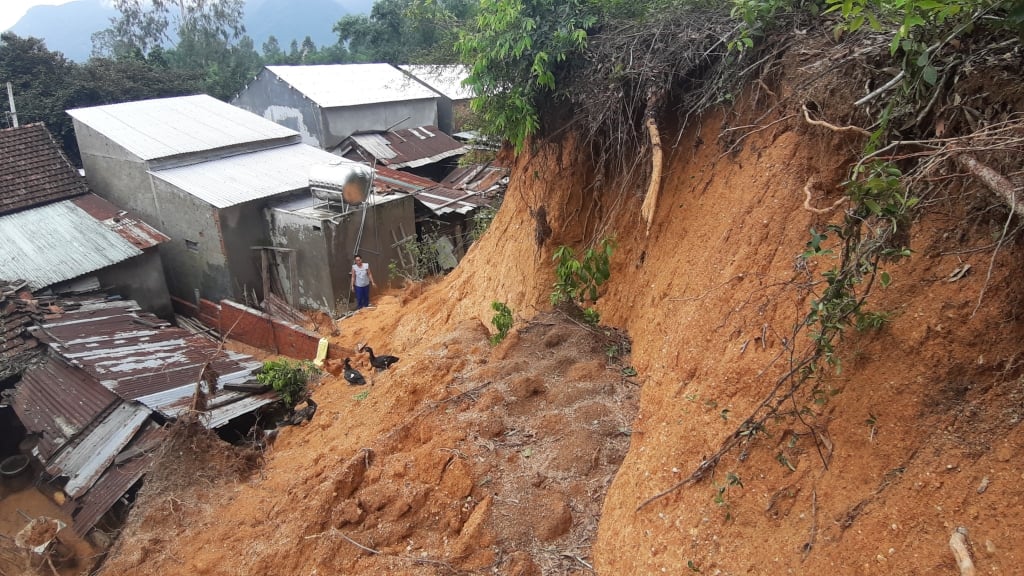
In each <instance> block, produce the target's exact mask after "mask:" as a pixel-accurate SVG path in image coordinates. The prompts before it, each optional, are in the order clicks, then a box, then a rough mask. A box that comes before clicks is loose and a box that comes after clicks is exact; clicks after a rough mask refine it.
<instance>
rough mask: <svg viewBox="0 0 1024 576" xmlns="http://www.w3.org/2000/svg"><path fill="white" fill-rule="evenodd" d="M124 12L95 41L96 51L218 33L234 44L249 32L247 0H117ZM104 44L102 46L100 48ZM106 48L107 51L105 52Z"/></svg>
mask: <svg viewBox="0 0 1024 576" xmlns="http://www.w3.org/2000/svg"><path fill="white" fill-rule="evenodd" d="M114 8H116V9H117V11H118V12H119V13H120V16H118V17H115V18H112V19H111V21H110V23H111V26H110V28H108V29H107V30H105V31H103V32H101V33H100V34H99V35H94V37H93V38H94V41H95V40H97V39H98V40H100V41H101V42H102V44H101V46H99V47H97V46H96V45H95V44H94V46H93V52H94V53H97V52H99V53H106V55H111V56H118V55H123V54H125V53H126V52H129V51H132V50H137V51H139V52H141V53H143V54H146V53H148V52H149V51H150V50H152V49H153V48H155V47H157V46H176V45H177V44H178V43H179V42H180V41H181V40H182V39H186V38H190V37H192V39H193V40H196V39H199V38H203V37H217V38H221V39H222V40H223V41H224V42H226V43H228V44H231V43H233V42H234V41H235V40H237V39H239V38H241V36H242V35H243V34H244V33H245V26H244V25H243V24H242V16H243V14H244V8H245V0H114ZM97 48H101V50H99V51H98V50H97ZM104 51H106V52H104Z"/></svg>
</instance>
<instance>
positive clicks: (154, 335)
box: [38, 300, 260, 416]
mask: <svg viewBox="0 0 1024 576" xmlns="http://www.w3.org/2000/svg"><path fill="white" fill-rule="evenodd" d="M38 337H39V339H40V340H42V341H43V342H44V343H46V344H48V345H49V346H50V347H51V348H53V350H54V351H55V352H57V353H59V354H61V356H63V357H64V358H67V359H69V360H71V361H73V362H75V363H77V364H78V365H80V366H81V367H82V369H83V370H84V371H85V372H86V373H87V374H88V375H89V376H91V377H93V378H95V379H96V380H97V381H98V382H99V383H100V384H102V385H103V386H105V387H106V388H108V389H110V390H111V391H113V392H114V393H115V394H117V395H118V396H120V397H121V398H124V399H127V400H139V401H142V402H144V403H145V404H146V405H148V406H149V407H150V408H152V409H154V410H157V411H159V412H160V413H162V414H164V415H167V416H173V415H176V414H177V413H179V412H180V410H181V407H180V406H179V405H178V403H179V402H180V400H181V398H182V394H183V391H184V390H185V389H188V390H189V391H193V390H194V388H195V383H196V381H197V380H198V379H199V373H200V371H201V370H202V367H203V365H204V364H205V363H206V362H207V361H210V366H211V367H212V368H213V370H214V371H216V372H217V374H222V375H224V379H225V381H231V380H232V379H239V380H244V379H247V378H248V374H251V372H252V371H253V370H255V369H256V368H258V367H259V366H260V363H259V362H257V361H256V360H255V359H253V358H252V357H251V356H247V355H244V354H239V353H236V352H231V351H225V350H220V349H218V347H217V345H216V343H214V342H211V341H210V340H208V339H207V338H205V337H203V336H201V335H197V334H191V333H189V332H188V331H186V330H183V329H181V328H177V327H174V326H169V325H167V323H166V322H163V321H162V320H160V319H159V318H157V317H156V316H153V315H152V314H145V313H140V312H138V305H137V304H136V303H135V302H133V301H130V300H128V301H120V302H105V303H101V304H89V305H83V306H82V307H81V308H80V309H79V310H76V311H72V312H66V313H64V314H63V315H62V317H61V318H60V319H57V320H51V321H48V322H45V323H43V324H42V331H41V333H39V334H38ZM211 359H212V361H211ZM243 374H244V375H243ZM243 396H244V395H238V393H236V392H230V391H225V390H223V388H221V389H219V391H218V392H217V394H216V395H214V397H213V398H211V399H210V404H211V405H212V406H214V407H216V406H219V405H221V404H223V403H227V402H229V401H235V400H238V399H240V398H241V397H243Z"/></svg>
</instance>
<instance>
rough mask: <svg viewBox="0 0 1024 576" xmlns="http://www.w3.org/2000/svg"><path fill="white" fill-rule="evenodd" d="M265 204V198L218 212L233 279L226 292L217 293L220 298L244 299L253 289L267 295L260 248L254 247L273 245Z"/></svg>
mask: <svg viewBox="0 0 1024 576" xmlns="http://www.w3.org/2000/svg"><path fill="white" fill-rule="evenodd" d="M266 203H267V201H266V199H259V200H253V201H251V202H246V203H244V204H238V205H236V206H229V207H227V208H223V209H221V210H220V211H218V212H217V214H216V218H217V220H218V226H219V229H220V235H221V238H222V239H223V250H224V255H225V262H226V264H227V269H228V274H229V278H230V286H229V287H228V288H229V289H228V292H227V294H226V295H223V296H218V299H219V298H225V297H229V298H234V299H235V300H236V301H239V302H243V301H244V292H246V291H247V292H248V293H249V294H252V292H253V291H254V290H255V291H256V294H257V295H259V296H260V297H263V296H264V293H263V281H262V279H261V277H260V259H259V251H257V250H253V246H267V245H269V244H270V234H269V233H268V231H267V225H266V221H265V220H264V216H263V209H264V206H265V205H266ZM204 295H205V294H204Z"/></svg>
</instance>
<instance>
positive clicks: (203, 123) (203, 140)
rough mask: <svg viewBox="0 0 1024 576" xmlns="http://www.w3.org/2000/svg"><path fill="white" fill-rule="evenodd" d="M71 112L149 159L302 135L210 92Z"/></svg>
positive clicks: (77, 118)
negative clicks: (214, 96)
mask: <svg viewBox="0 0 1024 576" xmlns="http://www.w3.org/2000/svg"><path fill="white" fill-rule="evenodd" d="M68 114H70V115H71V117H72V118H74V119H75V120H78V121H79V122H81V123H82V124H85V125H86V126H88V127H89V128H92V129H93V130H95V131H97V132H99V133H100V134H103V135H104V136H106V137H107V138H110V139H111V140H113V141H114V142H115V143H117V144H118V145H120V146H122V147H124V148H125V149H126V150H128V151H129V152H131V153H132V154H134V155H136V156H138V157H139V158H141V159H143V160H155V159H157V158H167V157H170V156H176V155H178V154H186V153H189V152H202V151H205V150H216V149H218V148H225V147H228V146H233V145H237V144H247V143H250V142H264V141H268V140H276V139H280V138H287V137H289V136H297V135H298V132H296V131H294V130H292V129H290V128H286V127H284V126H281V125H280V124H276V123H274V122H271V121H270V120H267V119H265V118H263V117H261V116H258V115H256V114H253V113H252V112H249V111H247V110H243V109H241V108H238V107H236V106H232V105H230V104H228V103H226V102H221V101H220V100H217V99H216V98H213V97H211V96H207V95H205V94H198V95H196V96H180V97H177V98H158V99H155V100H140V101H137V102H124V103H122V104H108V105H106V106H95V107H92V108H75V109H73V110H68Z"/></svg>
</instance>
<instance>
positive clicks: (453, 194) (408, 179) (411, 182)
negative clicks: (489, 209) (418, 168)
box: [374, 166, 491, 216]
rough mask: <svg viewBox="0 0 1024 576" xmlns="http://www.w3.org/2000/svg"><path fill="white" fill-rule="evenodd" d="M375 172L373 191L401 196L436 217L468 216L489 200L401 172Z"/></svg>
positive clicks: (488, 202)
mask: <svg viewBox="0 0 1024 576" xmlns="http://www.w3.org/2000/svg"><path fill="white" fill-rule="evenodd" d="M376 171H377V177H376V179H375V180H374V189H376V190H378V191H385V190H394V191H398V192H405V193H406V194H409V195H411V196H412V197H413V198H415V199H416V200H417V201H419V202H420V203H421V204H423V205H424V206H426V207H427V208H429V209H430V210H431V211H432V212H433V213H434V214H436V215H438V216H441V215H444V214H448V213H451V212H458V213H459V214H468V213H470V212H472V211H473V210H476V209H477V208H480V207H481V206H490V202H491V201H490V199H488V198H485V197H484V196H483V195H481V194H479V193H477V192H473V191H465V190H454V189H452V188H448V187H445V186H442V185H441V184H438V183H437V182H434V181H433V180H430V179H429V178H423V177H421V176H415V175H413V174H409V173H407V172H402V171H401V170H392V169H391V168H384V167H379V166H378V167H377V168H376Z"/></svg>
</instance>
